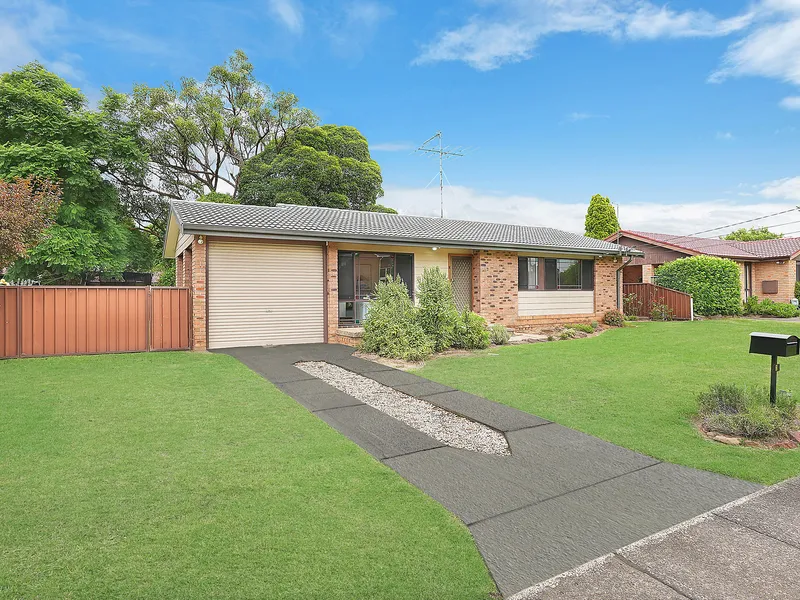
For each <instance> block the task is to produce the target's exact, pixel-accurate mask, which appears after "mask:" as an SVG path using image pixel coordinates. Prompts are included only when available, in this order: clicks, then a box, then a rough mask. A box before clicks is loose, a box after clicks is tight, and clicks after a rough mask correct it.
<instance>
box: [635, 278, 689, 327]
mask: <svg viewBox="0 0 800 600" xmlns="http://www.w3.org/2000/svg"><path fill="white" fill-rule="evenodd" d="M622 295H623V296H625V297H626V298H631V301H626V302H625V314H626V315H631V316H636V317H650V315H651V314H652V311H653V306H654V305H656V304H661V305H665V306H667V307H669V309H670V311H672V318H673V319H675V320H676V321H691V320H692V319H694V315H693V312H694V306H693V304H692V296H691V294H686V293H684V292H679V291H678V290H671V289H669V288H665V287H663V286H660V285H655V284H653V283H623V284H622ZM632 295H635V299H634V298H632Z"/></svg>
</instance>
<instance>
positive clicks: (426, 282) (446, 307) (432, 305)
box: [417, 267, 458, 352]
mask: <svg viewBox="0 0 800 600" xmlns="http://www.w3.org/2000/svg"><path fill="white" fill-rule="evenodd" d="M417 298H418V299H419V313H418V320H419V324H420V325H421V326H422V329H423V330H424V331H425V334H426V335H427V336H428V338H430V340H431V343H432V344H433V351H434V352H441V351H442V350H447V349H448V348H449V347H450V346H452V345H453V332H454V330H455V326H456V321H458V309H457V308H456V303H455V301H454V300H453V287H452V285H451V284H450V280H448V279H447V275H446V274H445V273H443V272H442V271H441V270H440V269H439V267H433V268H429V269H425V270H424V271H423V272H422V276H421V277H420V278H419V279H418V280H417Z"/></svg>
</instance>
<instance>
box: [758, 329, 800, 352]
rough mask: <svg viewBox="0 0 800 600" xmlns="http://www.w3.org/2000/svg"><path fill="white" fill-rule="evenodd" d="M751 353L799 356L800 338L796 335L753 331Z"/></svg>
mask: <svg viewBox="0 0 800 600" xmlns="http://www.w3.org/2000/svg"><path fill="white" fill-rule="evenodd" d="M750 354H766V355H767V356H797V355H798V354H800V340H798V338H797V336H796V335H782V334H780V333H751V334H750Z"/></svg>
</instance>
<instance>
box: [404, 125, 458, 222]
mask: <svg viewBox="0 0 800 600" xmlns="http://www.w3.org/2000/svg"><path fill="white" fill-rule="evenodd" d="M436 138H439V147H438V148H436V147H435V146H434V147H433V148H431V147H428V144H430V143H431V142H432V141H433V140H435V139H436ZM448 148H449V147H448V146H442V132H441V131H437V132H436V134H435V135H432V136H431V137H429V138H428V139H427V140H425V141H424V142H422V144H420V147H419V148H417V150H416V151H417V152H428V153H430V154H438V155H439V217H444V170H443V169H442V162H443V161H444V159H445V158H450V157H451V156H464V152H463V151H462V150H461V148H456V149H455V150H449V149H448ZM428 185H430V183H429V184H428Z"/></svg>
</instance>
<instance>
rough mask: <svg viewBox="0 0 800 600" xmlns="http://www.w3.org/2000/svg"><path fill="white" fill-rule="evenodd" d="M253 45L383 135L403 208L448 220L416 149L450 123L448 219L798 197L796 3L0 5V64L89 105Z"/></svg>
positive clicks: (759, 206)
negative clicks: (596, 205) (598, 199)
mask: <svg viewBox="0 0 800 600" xmlns="http://www.w3.org/2000/svg"><path fill="white" fill-rule="evenodd" d="M237 48H241V49H243V50H244V51H245V52H246V53H247V55H248V56H249V58H250V59H251V61H252V62H253V63H254V65H255V69H256V76H257V77H258V79H259V80H261V81H263V82H265V83H267V84H268V85H270V86H271V87H272V88H273V89H275V90H278V89H286V90H290V91H292V92H294V93H295V94H296V95H297V96H298V97H299V99H300V103H301V104H302V105H303V106H306V107H308V108H311V109H312V110H314V111H315V112H316V113H317V114H318V115H319V117H320V119H321V121H322V122H323V123H335V124H339V125H352V126H354V127H356V128H358V129H359V130H360V131H361V132H362V133H363V134H364V135H365V136H366V137H367V139H368V140H369V143H370V148H371V152H372V156H373V158H375V159H376V160H377V161H378V162H379V164H380V165H381V168H382V172H383V178H384V190H385V197H384V198H383V199H382V201H381V202H382V203H383V204H386V205H388V206H392V207H394V208H396V209H397V210H399V211H400V212H401V213H407V214H418V215H431V216H435V215H438V214H439V190H438V164H437V162H436V160H435V159H433V158H431V157H430V156H426V155H424V154H420V153H414V152H413V150H414V149H415V147H417V146H418V145H419V144H420V143H421V142H424V141H425V140H426V139H427V138H429V137H430V136H432V135H433V134H434V133H435V132H437V131H442V133H443V136H444V144H445V145H446V146H450V147H451V148H454V149H456V148H465V149H466V151H465V153H464V154H465V155H464V156H463V157H459V158H454V159H451V160H447V161H445V174H446V176H447V181H446V186H445V195H444V202H445V213H446V215H447V216H448V217H453V218H465V219H472V220H484V221H501V222H510V223H520V224H525V225H544V226H551V227H557V228H561V229H566V230H569V231H576V232H582V229H583V218H584V215H585V211H586V206H587V204H588V202H589V199H590V198H591V197H592V195H594V194H603V195H605V196H608V197H610V198H611V201H612V202H613V203H614V204H616V205H619V211H620V212H619V214H620V221H621V225H622V227H624V228H627V229H639V230H644V231H656V232H666V233H676V234H692V233H696V232H698V231H703V230H707V229H710V228H715V227H721V226H723V225H728V224H731V223H735V222H738V221H744V220H748V219H753V218H756V217H760V216H763V215H768V214H772V213H776V212H779V211H784V210H787V209H791V208H793V207H795V206H796V205H798V204H800V0H751V1H740V0H694V1H688V0H672V1H671V2H669V3H665V2H663V1H659V0H464V1H458V2H454V1H450V0H438V1H437V2H430V1H427V2H422V1H419V2H418V1H416V0H403V1H402V2H400V1H398V0H395V1H391V0H330V1H323V0H318V1H314V0H246V1H245V0H239V1H236V0H234V1H226V2H221V1H219V2H214V1H208V2H204V1H202V0H193V1H184V0H159V1H156V0H118V1H113V2H109V1H108V0H103V1H94V0H83V1H80V2H78V1H64V0H62V1H58V0H0V72H2V71H7V70H10V69H13V68H15V67H16V66H18V65H20V64H23V63H25V62H27V61H29V60H34V59H35V60H39V61H41V62H42V63H44V64H45V65H46V66H47V67H48V68H50V69H52V70H54V71H55V72H57V73H59V74H60V75H62V76H63V77H65V78H66V79H67V80H68V81H69V82H70V83H72V84H73V85H75V86H76V87H79V88H81V89H82V90H83V91H84V93H85V94H86V96H87V98H88V99H89V101H90V102H96V101H97V99H98V98H100V97H101V95H102V91H101V90H102V88H103V87H104V86H110V87H112V88H114V89H116V90H119V91H129V90H130V89H131V87H132V86H133V84H134V83H147V84H150V85H158V84H161V83H163V82H165V81H173V82H177V81H179V80H180V78H181V77H184V76H191V77H196V78H203V77H204V76H205V74H206V73H207V71H208V69H209V68H210V67H211V66H213V65H215V64H219V63H221V62H222V61H223V60H224V59H225V58H226V57H227V56H228V55H230V54H231V53H232V52H233V50H234V49H237ZM792 221H800V212H798V213H789V214H783V215H777V216H775V217H771V218H768V219H762V220H758V221H754V222H753V224H754V225H776V227H775V229H776V230H778V231H783V232H784V233H787V234H789V233H793V232H797V233H796V235H800V222H798V223H792ZM784 223H786V225H782V224H784ZM730 229H732V228H723V229H719V230H717V231H715V232H713V234H717V233H719V234H722V233H725V232H726V231H730ZM707 235H712V234H707Z"/></svg>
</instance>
